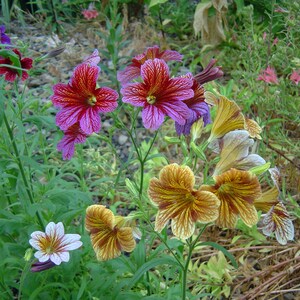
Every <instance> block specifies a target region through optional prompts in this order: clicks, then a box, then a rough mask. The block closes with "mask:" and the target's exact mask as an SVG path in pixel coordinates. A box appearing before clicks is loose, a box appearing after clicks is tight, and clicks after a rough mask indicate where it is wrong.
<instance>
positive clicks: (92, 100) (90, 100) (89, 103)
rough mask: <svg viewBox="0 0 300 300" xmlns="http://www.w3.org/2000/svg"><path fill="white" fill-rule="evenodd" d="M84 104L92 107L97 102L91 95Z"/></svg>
mask: <svg viewBox="0 0 300 300" xmlns="http://www.w3.org/2000/svg"><path fill="white" fill-rule="evenodd" d="M86 102H87V104H88V105H90V106H94V105H95V104H96V102H97V99H96V97H95V96H93V95H92V96H90V97H88V98H87V100H86Z"/></svg>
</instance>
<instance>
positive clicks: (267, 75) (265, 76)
mask: <svg viewBox="0 0 300 300" xmlns="http://www.w3.org/2000/svg"><path fill="white" fill-rule="evenodd" d="M257 80H262V81H264V82H266V83H274V84H279V82H278V78H277V76H276V72H275V69H273V68H271V67H270V66H268V67H267V68H266V69H265V70H263V71H262V73H261V74H260V75H259V76H258V78H257Z"/></svg>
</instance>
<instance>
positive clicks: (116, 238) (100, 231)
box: [85, 204, 136, 260]
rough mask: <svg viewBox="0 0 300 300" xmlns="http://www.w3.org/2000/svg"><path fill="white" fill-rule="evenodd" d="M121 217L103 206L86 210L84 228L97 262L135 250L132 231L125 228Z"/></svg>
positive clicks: (90, 207) (95, 206)
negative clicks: (87, 233) (88, 235)
mask: <svg viewBox="0 0 300 300" xmlns="http://www.w3.org/2000/svg"><path fill="white" fill-rule="evenodd" d="M123 219H124V218H122V217H120V216H118V217H115V216H114V214H113V212H112V211H111V210H110V209H108V208H106V207H105V206H103V205H97V204H95V205H91V206H89V207H88V208H87V210H86V218H85V227H86V230H88V231H89V233H90V236H91V241H92V245H93V248H94V251H95V253H96V255H97V259H98V260H109V259H113V258H116V257H118V256H120V255H121V251H126V252H131V251H133V249H134V248H135V245H136V243H135V240H134V238H133V231H132V230H133V229H132V228H131V227H125V226H126V225H127V222H123Z"/></svg>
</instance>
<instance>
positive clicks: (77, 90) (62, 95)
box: [51, 63, 118, 135]
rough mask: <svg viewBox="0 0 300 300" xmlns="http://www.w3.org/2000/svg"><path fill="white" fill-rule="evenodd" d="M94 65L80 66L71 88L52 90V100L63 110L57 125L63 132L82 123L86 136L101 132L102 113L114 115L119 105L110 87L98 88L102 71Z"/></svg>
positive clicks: (59, 86) (58, 116) (57, 116)
mask: <svg viewBox="0 0 300 300" xmlns="http://www.w3.org/2000/svg"><path fill="white" fill-rule="evenodd" d="M93 64H94V63H92V64H91V63H83V64H80V65H78V66H77V67H76V68H75V70H74V73H73V76H72V78H71V80H70V82H69V83H68V84H63V83H58V84H56V85H54V86H53V92H54V95H53V96H51V100H52V102H53V104H54V105H55V106H56V107H60V108H61V110H60V111H59V112H58V114H57V115H56V124H57V125H58V126H59V127H60V129H61V130H64V131H65V130H68V128H70V127H71V126H72V125H74V124H76V123H79V126H80V129H81V130H82V132H83V133H84V134H86V135H90V134H92V133H93V132H98V131H99V130H100V128H101V121H100V116H99V113H100V112H103V113H107V112H111V111H113V110H114V109H115V108H116V107H117V105H118V103H117V99H118V93H117V92H116V91H115V90H112V89H111V88H108V87H101V88H97V87H96V82H97V79H98V75H99V72H100V68H99V67H97V66H94V65H93Z"/></svg>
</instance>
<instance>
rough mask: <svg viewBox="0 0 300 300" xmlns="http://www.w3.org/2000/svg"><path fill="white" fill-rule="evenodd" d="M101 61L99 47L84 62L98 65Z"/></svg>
mask: <svg viewBox="0 0 300 300" xmlns="http://www.w3.org/2000/svg"><path fill="white" fill-rule="evenodd" d="M99 62H100V56H99V51H98V50H97V49H95V50H94V52H93V53H92V54H91V55H90V56H88V57H87V58H85V59H84V61H83V64H89V65H91V66H97V65H98V64H99Z"/></svg>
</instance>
